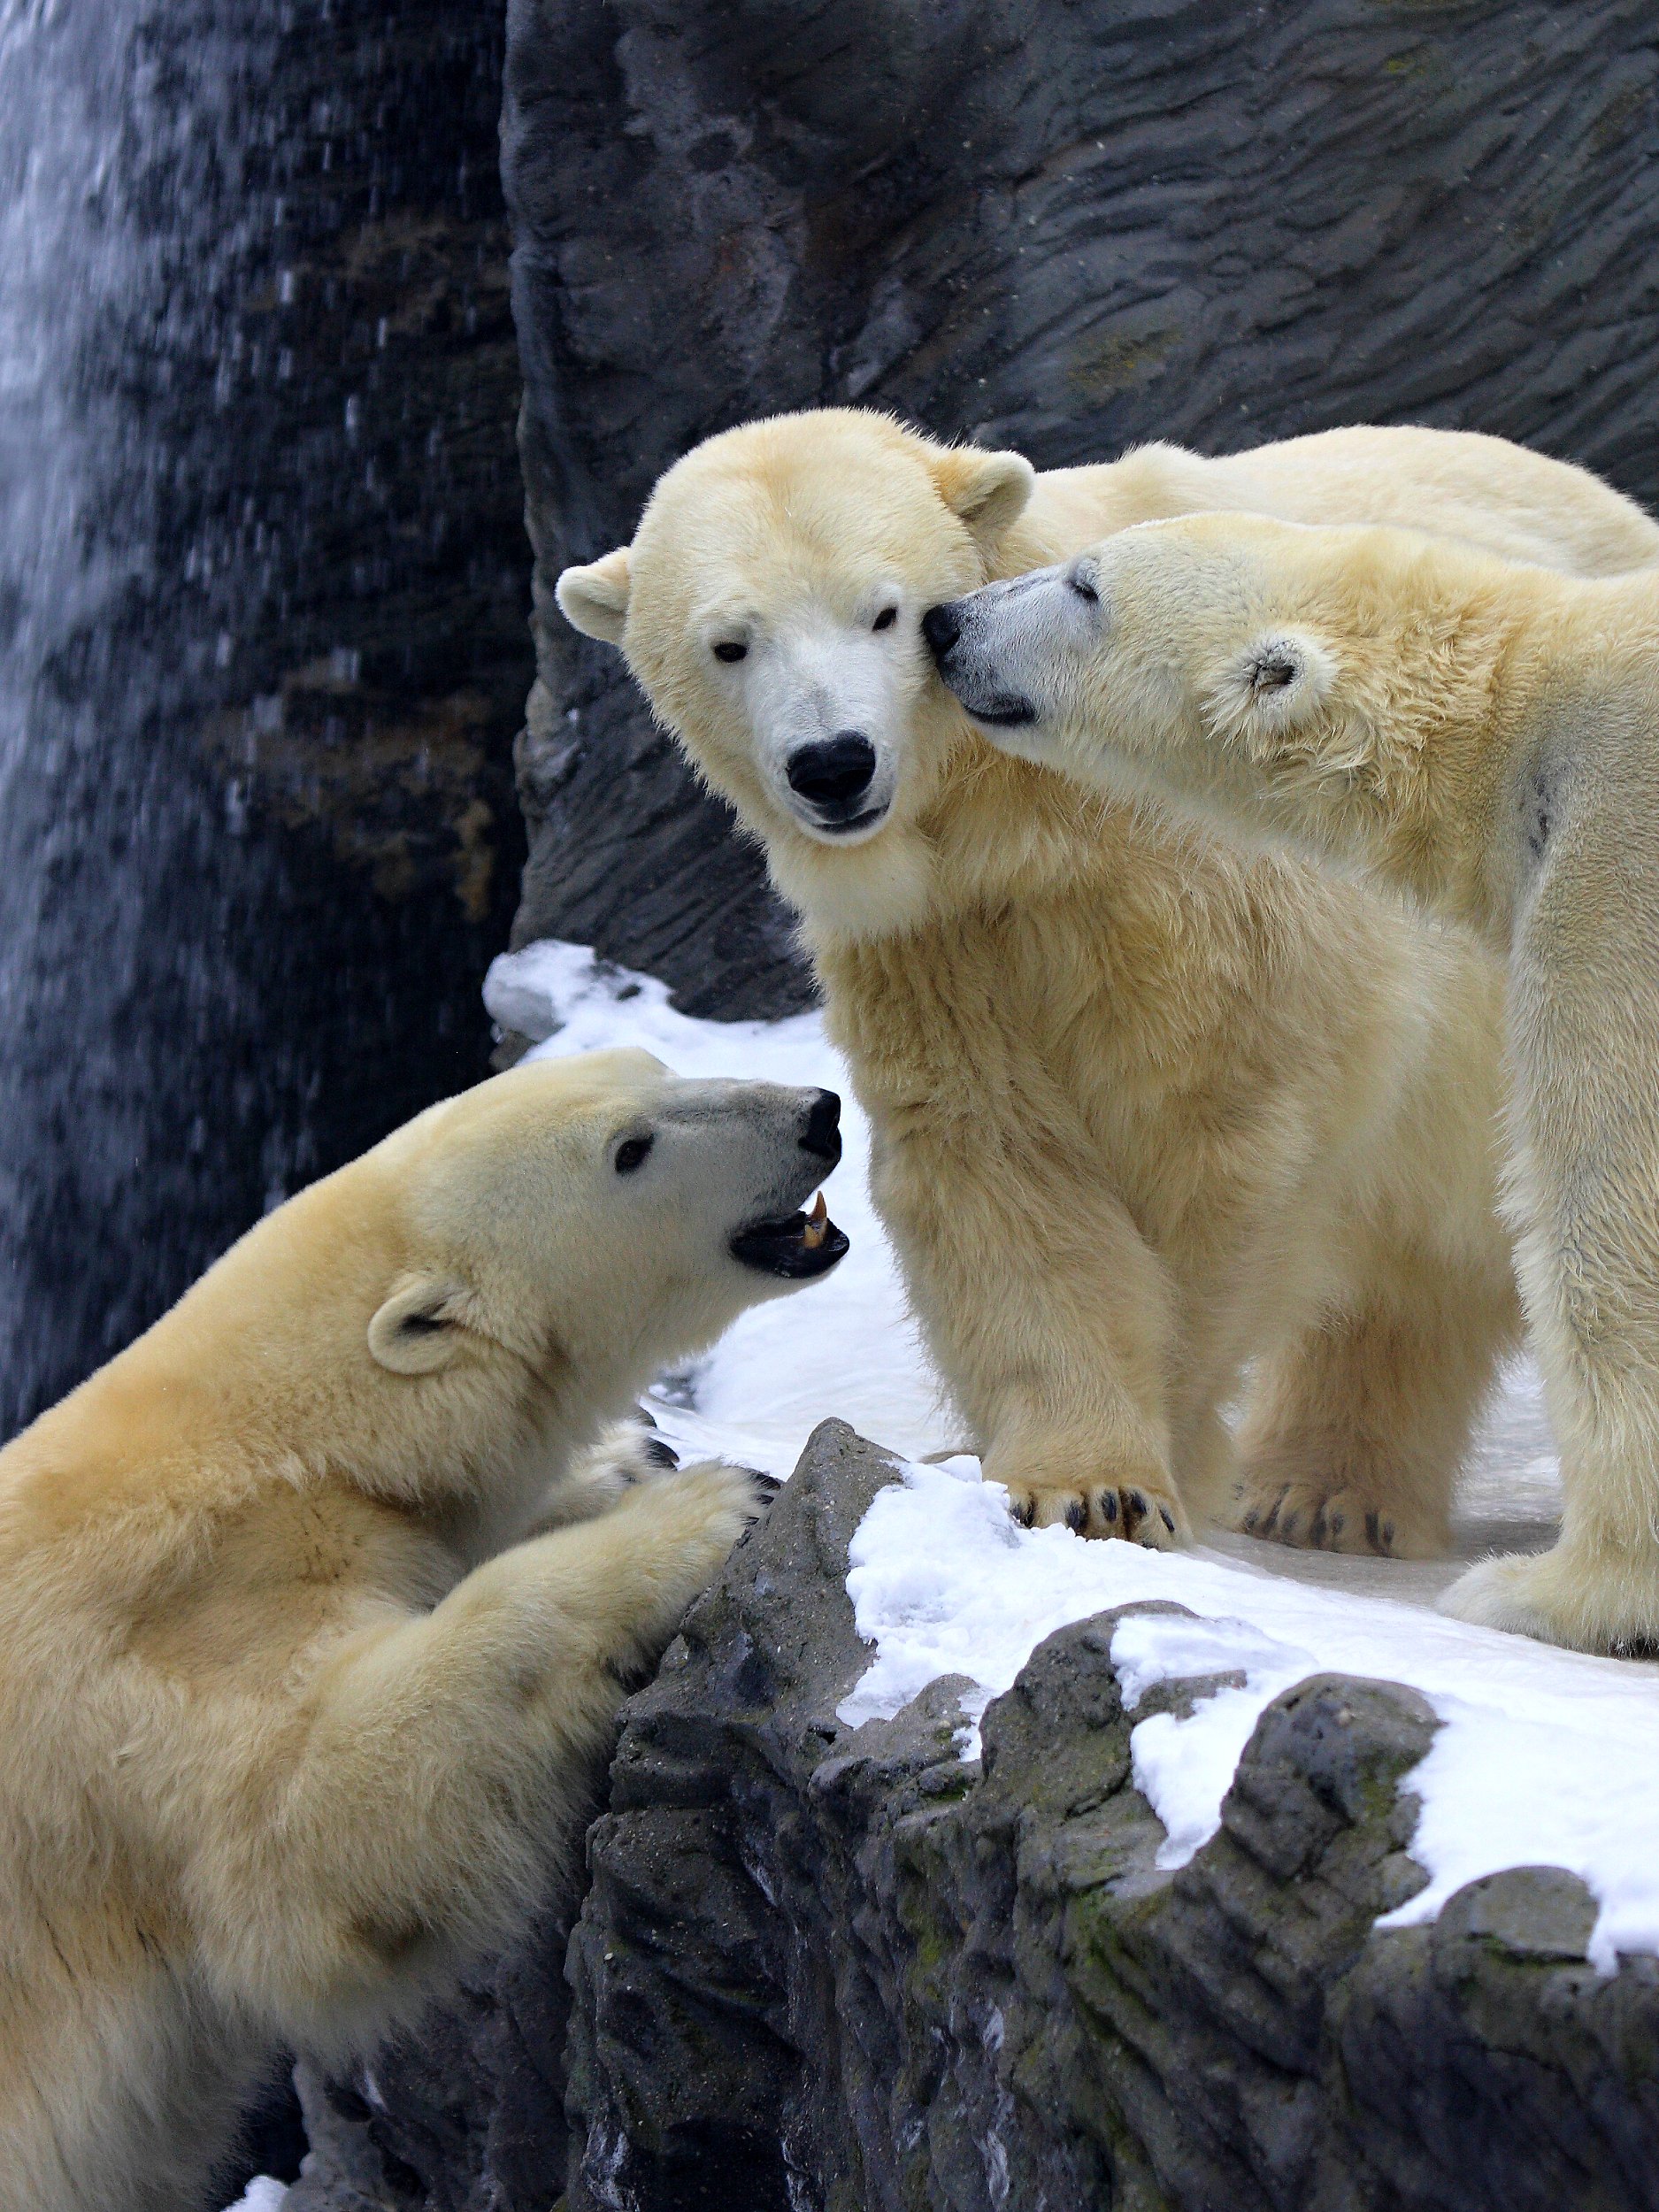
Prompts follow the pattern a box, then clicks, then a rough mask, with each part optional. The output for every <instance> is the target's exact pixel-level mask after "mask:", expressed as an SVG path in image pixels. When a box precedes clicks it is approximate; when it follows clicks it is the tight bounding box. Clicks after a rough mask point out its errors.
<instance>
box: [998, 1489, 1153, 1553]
mask: <svg viewBox="0 0 1659 2212" xmlns="http://www.w3.org/2000/svg"><path fill="white" fill-rule="evenodd" d="M1007 1489H1008V1509H1009V1511H1010V1514H1011V1515H1012V1516H1013V1517H1014V1519H1015V1520H1017V1521H1018V1523H1019V1525H1020V1526H1021V1527H1022V1528H1056V1527H1064V1528H1069V1529H1070V1530H1071V1532H1072V1533H1073V1534H1074V1535H1077V1536H1093V1537H1100V1538H1104V1537H1110V1536H1116V1537H1119V1538H1121V1539H1123V1540H1125V1541H1126V1542H1128V1543H1131V1544H1141V1545H1144V1546H1145V1548H1147V1549H1148V1551H1173V1550H1174V1549H1175V1548H1176V1546H1177V1545H1178V1544H1184V1543H1186V1542H1187V1541H1188V1540H1189V1539H1190V1537H1191V1535H1192V1530H1191V1528H1190V1526H1189V1525H1188V1523H1187V1515H1186V1512H1185V1510H1184V1509H1183V1508H1182V1505H1181V1502H1180V1500H1179V1498H1178V1497H1177V1496H1176V1494H1175V1493H1174V1492H1173V1491H1172V1490H1165V1489H1161V1488H1159V1487H1157V1486H1155V1485H1154V1484H1152V1483H1148V1482H1136V1483H1098V1482H1079V1483H1075V1484H1072V1483H1029V1482H1018V1481H1014V1482H1010V1483H1009V1484H1008V1485H1007Z"/></svg>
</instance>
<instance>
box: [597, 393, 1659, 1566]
mask: <svg viewBox="0 0 1659 2212" xmlns="http://www.w3.org/2000/svg"><path fill="white" fill-rule="evenodd" d="M1217 507H1222V508H1234V509H1251V510H1261V511H1269V512H1273V513H1278V514H1281V515H1286V516H1289V517H1291V518H1297V519H1305V520H1309V521H1315V520H1320V519H1330V518H1341V519H1356V518H1373V519H1379V520H1408V521H1413V522H1422V523H1425V524H1428V525H1431V526H1433V527H1435V528H1438V529H1440V530H1443V531H1445V532H1447V533H1448V534H1453V535H1455V536H1457V537H1460V538H1463V539H1467V540H1470V541H1474V542H1478V543H1484V544H1486V545H1489V546H1492V547H1494V548H1496V549H1500V550H1502V551H1503V552H1504V553H1506V554H1509V555H1511V556H1513V557H1516V558H1520V559H1530V560H1536V561H1541V562H1546V563H1550V564H1555V565H1560V566H1563V567H1567V568H1574V569H1580V570H1585V571H1588V572H1594V571H1598V570H1601V569H1609V570H1611V569H1618V568H1622V567H1628V566H1631V565H1634V564H1636V563H1638V562H1640V561H1647V560H1655V559H1659V530H1655V527H1654V526H1652V525H1651V524H1649V523H1648V522H1647V519H1646V518H1644V517H1643V516H1642V515H1641V514H1640V511H1638V510H1637V509H1635V508H1633V507H1632V506H1631V505H1630V504H1629V503H1628V502H1626V501H1624V500H1621V499H1619V498H1618V497H1617V495H1615V494H1613V493H1612V492H1610V491H1609V490H1607V489H1606V488H1605V487H1603V486H1601V485H1600V484H1598V483H1597V482H1596V481H1595V480H1594V479H1593V478H1591V477H1588V476H1586V475H1585V474H1583V473H1582V472H1579V471H1577V470H1574V469H1571V468H1568V467H1565V466H1563V465H1559V464H1556V463H1553V462H1548V461H1543V460H1540V459H1538V458H1537V457H1533V456H1532V455H1529V454H1526V453H1524V452H1521V451H1519V450H1517V449H1515V448H1512V447H1509V446H1507V445H1505V444H1503V443H1502V442H1500V441H1497V440H1493V439H1482V438H1475V437H1467V436H1460V435H1456V434H1447V433H1441V432H1434V431H1418V430H1383V431H1345V432H1334V433H1330V434H1325V435H1323V436H1319V437H1313V438H1305V439H1298V440H1294V441H1293V442H1289V443H1287V444H1285V445H1280V446H1275V447H1267V448H1264V449H1261V450H1260V451H1257V452H1255V453H1250V454H1248V455H1242V456H1239V457H1234V458H1232V459H1227V460H1219V461H1209V460H1202V459H1200V458H1199V457H1196V456H1194V455H1192V454H1188V453H1183V452H1180V451H1179V450H1177V449H1172V448H1169V447H1152V448H1149V449H1147V450H1145V451H1143V452H1140V453H1136V454H1133V455H1131V456H1129V457H1127V458H1125V459H1124V460H1122V461H1119V462H1117V463H1113V464H1111V465H1105V466H1101V467H1092V468H1078V469H1063V470H1057V471H1054V472H1049V473H1048V474H1045V475H1042V476H1038V475H1036V474H1034V473H1033V471H1032V469H1031V468H1030V466H1029V465H1028V464H1027V463H1026V462H1025V461H1024V460H1023V459H1022V458H1021V457H1019V456H1018V455H1017V454H1012V453H984V452H976V451H971V450H962V449H948V448H946V447H943V446H941V445H938V444H935V443H933V442H932V441H931V440H929V439H927V438H925V437H922V436H919V435H918V434H915V433H914V432H911V431H910V430H907V429H905V428H903V427H902V426H900V425H898V424H896V423H895V422H893V421H891V420H889V419H886V418H884V417H880V416H877V415H873V414H869V413H864V412H862V411H851V410H831V411H822V412H818V413H808V414H803V415H797V416H791V417H784V418H780V419H776V420H772V421H769V422H763V423H757V424H751V425H749V426H746V427H744V428H742V429H739V430H735V431H732V432H728V433H726V434H725V435H723V436H720V437H717V438H714V439H712V440H710V442H708V443H707V444H705V445H703V446H702V447H700V448H698V449H696V450H695V452H693V453H692V454H690V455H688V456H687V457H686V458H685V459H684V460H682V461H681V462H680V463H679V464H678V465H676V466H675V467H674V468H672V469H671V470H670V471H669V472H668V473H667V474H666V475H665V476H664V478H663V480H662V481H661V482H660V483H659V484H658V486H657V489H656V491H655V493H654V494H653V495H652V498H651V500H650V503H649V506H648V507H647V509H646V511H645V514H644V516H643V518H642V519H641V524H640V526H639V531H638V534H637V535H636V537H635V538H634V542H633V544H632V545H631V546H629V547H625V548H621V549H618V550H617V551H615V552H612V553H610V554H608V555H606V556H605V557H604V558H603V559H602V560H599V561H596V562H594V563H593V564H591V565H587V566H580V567H574V568H569V569H567V570H566V571H565V573H564V575H563V576H562V577H561V578H560V580H559V584H558V602H559V605H560V607H561V608H562V609H563V611H564V612H565V615H566V617H567V618H568V619H569V620H570V621H571V622H572V623H573V624H574V625H575V626H576V627H577V628H578V629H580V630H582V631H585V632H586V633H588V634H589V635H591V636H594V637H596V638H600V639H603V640H606V641H609V642H611V643H612V644H615V645H619V646H620V647H621V648H622V649H623V650H624V652H625V653H626V657H627V659H628V663H629V665H630V667H631V668H632V670H633V672H634V674H635V676H636V677H637V678H638V680H639V681H640V682H641V685H642V687H644V689H645V691H646V693H647V694H648V695H649V699H650V702H651V704H652V707H653V709H654V710H655V711H656V713H657V716H658V717H659V718H661V719H662V720H663V721H664V723H665V724H666V725H667V726H669V727H670V728H671V729H672V731H673V732H674V733H675V734H676V735H677V736H678V738H679V740H680V742H681V744H682V745H683V747H684V748H685V750H686V752H687V755H688V756H689V757H690V759H691V761H692V762H693V764H695V767H696V768H697V769H698V771H699V772H701V773H702V775H703V777H704V778H706V780H708V781H709V782H710V784H711V785H712V786H713V787H715V788H716V789H717V790H718V791H719V792H721V793H722V794H723V795H725V796H726V798H727V799H729V800H730V801H731V802H732V803H733V805H734V806H735V807H736V808H737V810H738V812H739V814H740V816H741V819H742V822H743V825H744V826H745V828H746V829H747V830H748V831H749V833H751V834H753V835H755V836H757V838H759V839H760V840H761V841H763V842H764V847H765V850H766V855H767V859H768V863H769V865H770V868H771V871H772V878H773V879H774V881H775V882H776V883H777V885H778V886H779V888H780V890H781V892H782V893H783V895H784V896H785V897H786V898H787V899H788V900H789V901H790V902H791V903H792V904H793V905H794V906H795V909H796V910H797V911H798V913H799V914H800V916H801V920H802V926H803V935H804V938H805V941H806V944H807V946H808V949H810V954H811V956H812V959H813V962H814V964H815V967H816V970H817V973H818V979H819V981H820V983H821V985H822V987H823V990H824V994H825V997H826V1002H827V1010H828V1018H829V1023H830V1026H831V1029H832V1033H833V1035H834V1037H835V1039H836V1041H837V1042H838V1043H839V1044H840V1046H841V1048H842V1049H843V1051H844V1052H845V1053H846V1055H847V1056H848V1059H849V1062H850V1064H851V1066H852V1069H853V1072H854V1079H855V1081H856V1087H857V1089H858V1093H859V1096H860V1098H861V1100H862V1102H863V1103H864V1106H865V1108H866V1109H867V1110H868V1111H869V1114H870V1116H871V1119H872V1125H873V1131H874V1139H875V1150H874V1158H873V1171H872V1172H873V1188H874V1194H875V1196H876V1199H877V1202H878V1203H879V1206H880V1208H881V1210H882V1212H883V1215H884V1217H885V1218H886V1221H887V1225H888V1227H889V1229H890V1231H891V1233H892V1235H893V1237H894V1240H895V1246H896V1248H897V1250H898V1253H899V1256H900V1258H901V1261H902V1264H903V1266H904V1269H905V1272H906V1276H907V1279H908V1284H909V1288H910V1296H911V1300H912V1303H913V1306H914V1308H915V1310H916V1312H917V1314H918V1317H919V1319H920V1321H921V1323H922V1325H923V1326H924V1328H925V1331H926V1335H927V1338H928V1340H929V1343H930V1346H931V1348H932V1350H933V1355H934V1356H935V1358H936V1360H937V1362H938V1363H939V1365H940V1367H941V1371H943V1373H944V1375H945V1377H946V1378H947V1379H948V1381H949V1384H950V1385H951V1386H952V1388H953V1391H954V1393H955V1395H956V1399H957V1401H958V1402H959V1404H960V1406H961V1409H962V1410H963V1411H964V1414H965V1415H966V1417H967V1418H968V1420H969V1421H970V1423H971V1424H972V1428H973V1430H974V1432H975V1434H976V1440H977V1442H978V1444H979V1448H980V1450H981V1452H982V1454H983V1457H984V1465H985V1471H986V1474H987V1477H988V1478H992V1479H999V1480H1001V1481H1002V1482H1004V1483H1006V1484H1007V1486H1008V1487H1009V1491H1010V1497H1011V1499H1012V1502H1013V1504H1014V1507H1015V1509H1016V1511H1018V1513H1020V1514H1021V1515H1022V1517H1026V1518H1029V1519H1034V1520H1035V1521H1038V1522H1040V1523H1042V1522H1051V1521H1058V1520H1064V1521H1066V1522H1068V1523H1069V1524H1070V1525H1071V1526H1072V1527H1074V1528H1077V1529H1079V1530H1081V1531H1083V1532H1086V1533H1088V1534H1091V1535H1100V1536H1110V1535H1120V1534H1121V1535H1129V1536H1133V1537H1134V1538H1136V1539H1137V1540H1140V1541H1141V1542H1143V1543H1151V1544H1165V1543H1168V1542H1171V1541H1172V1540H1175V1539H1176V1538H1177V1537H1178V1536H1179V1535H1181V1534H1182V1533H1184V1532H1186V1530H1187V1527H1188V1525H1189V1520H1188V1514H1189V1509H1194V1510H1202V1511H1207V1512H1211V1513H1221V1514H1223V1515H1225V1517H1226V1518H1228V1519H1230V1520H1232V1521H1233V1523H1234V1524H1235V1525H1239V1526H1240V1527H1243V1528H1247V1529H1250V1530H1253V1531H1255V1532H1257V1533H1259V1534H1263V1535H1268V1536H1272V1537H1275V1538H1278V1539H1280V1540H1285V1541H1287V1542H1294V1543H1310V1542H1311V1543H1317V1544H1327V1545H1331V1546H1333V1547H1336V1548H1341V1549H1345V1550H1346V1549H1358V1550H1377V1551H1394V1552H1401V1553H1409V1554H1417V1555H1421V1554H1426V1553H1432V1552H1434V1551H1436V1550H1439V1549H1441V1548H1444V1546H1445V1543H1446V1541H1447V1537H1448V1492H1449V1487H1450V1483H1451V1479H1452V1475H1453V1472H1454V1471H1455V1467H1456V1465H1457V1463H1458V1460H1459V1458H1460V1456H1461V1455H1462V1452H1463V1447H1464V1444H1465V1442H1466V1440H1467V1438H1468V1435H1469V1432H1470V1429H1471V1424H1472V1421H1473V1419H1474V1417H1475V1415H1476V1413H1477V1411H1478V1409H1479V1403H1480V1401H1481V1398H1482V1396H1483V1394H1484V1393H1485V1391H1486V1387H1487V1386H1488V1382H1489V1380H1490V1378H1491V1376H1492V1373H1493V1371H1494V1359H1495V1356H1496V1354H1497V1353H1498V1351H1499V1350H1500V1349H1502V1348H1503V1347H1504V1346H1505V1345H1506V1344H1507V1343H1508V1341H1509V1338H1510V1334H1511V1332H1512V1330H1513V1329H1514V1327H1515V1325H1516V1317H1515V1308H1514V1290H1513V1280H1512V1275H1511V1269H1510V1261H1509V1250H1508V1246H1507V1243H1506V1241H1505V1240H1504V1239H1503V1238H1502V1235H1501V1234H1500V1233H1499V1230H1498V1227H1497V1224H1496V1220H1495V1215H1494V1136H1493V1124H1494V1113H1495V1110H1496V1105H1497V1100H1498V1082H1499V1063H1500V1048H1499V1020H1500V998H1501V979H1499V977H1498V975H1497V972H1496V970H1495V967H1494V964H1492V963H1491V962H1490V961H1489V960H1488V959H1487V958H1486V957H1485V956H1483V955H1482V954H1480V953H1479V951H1477V950H1475V949H1473V948H1472V946H1471V943H1470V942H1468V941H1465V940H1464V939H1463V937H1461V936H1460V935H1459V934H1458V933H1455V932H1450V931H1446V930H1442V929H1433V928H1430V927H1427V926H1424V925H1423V924H1421V923H1418V922H1414V921H1413V920H1411V919H1410V918H1408V917H1407V916H1406V915H1405V913H1404V912H1403V911H1402V909H1401V908H1400V907H1399V906H1398V905H1397V904H1395V903H1394V902H1390V901H1389V900H1388V899H1386V898H1385V897H1380V896H1378V895H1371V894H1369V893H1367V892H1365V891H1363V890H1361V889H1359V888H1356V887H1351V886H1347V885H1343V884H1341V883H1339V882H1337V881H1336V880H1334V879H1333V878H1331V877H1330V876H1328V875H1325V874H1322V873H1321V872H1319V871H1317V869H1313V868H1310V867H1309V866H1306V865H1304V864H1299V863H1295V862H1293V861H1290V860H1288V859H1284V858H1271V857H1256V858H1247V857H1245V856H1241V855H1240V854H1239V853H1237V852H1236V851H1232V850H1228V849H1225V848H1224V847H1223V846H1222V845H1221V844H1219V843H1218V842H1217V841H1211V840H1209V839H1207V838H1204V837H1202V836H1199V835H1195V834H1193V833H1188V832H1185V831H1182V830H1180V829H1179V828H1175V827H1171V826H1167V824H1163V823H1160V822H1158V821H1157V820H1156V819H1154V818H1150V817H1146V818H1143V817H1142V816H1141V815H1140V814H1138V813H1137V812H1136V811H1135V810H1133V809H1132V808H1130V807H1126V806H1119V805H1113V804H1110V803H1102V802H1101V801H1100V800H1098V799H1095V798H1092V797H1087V796H1085V795H1082V794H1081V793H1079V791H1077V790H1076V789H1075V788H1073V787H1070V786H1068V785H1067V784H1066V783H1065V782H1064V781H1063V780H1061V779H1059V778H1056V777H1052V776H1048V775H1045V774H1044V773H1042V772H1041V771H1038V770H1035V769H1033V768H1031V767H1029V766H1028V765H1026V764H1024V763H1022V762H1018V761H1015V760H1010V759H1008V758H1005V757H1002V756H1000V755H999V754H998V753H996V752H995V750H994V749H992V748H991V747H990V746H988V745H987V743H986V742H985V741H984V740H983V738H981V737H980V736H979V735H978V734H976V733H975V732H974V730H973V728H972V725H971V724H970V723H969V721H968V720H967V718H966V717H965V716H964V713H963V712H962V710H961V709H960V708H959V706H958V705H957V704H956V702H955V701H954V700H952V699H951V698H950V697H949V694H948V693H946V692H945V691H944V690H943V688H942V687H941V685H940V684H939V683H938V681H937V680H936V679H935V676H934V673H933V667H932V664H931V661H930V658H929V656H928V653H927V650H926V646H925V644H924V641H923V639H922V635H921V621H922V617H923V615H924V614H925V613H926V611H927V610H928V609H929V608H930V607H932V606H933V604H934V603H936V602H938V601H940V600H941V599H949V598H951V597H953V596H954V595H956V594H959V593H961V592H964V591H965V590H967V589H969V588H972V586H974V585H977V584H979V583H982V582H984V581H985V580H987V578H991V577H998V576H1004V577H1006V576H1015V575H1018V574H1020V573H1021V572H1024V571H1026V570H1030V569H1034V568H1037V567H1040V566H1041V565H1044V564H1046V563H1048V562H1052V561H1054V560H1056V559H1057V558H1060V557H1064V556H1065V555H1067V554H1069V553H1071V552H1075V551H1076V550H1078V549H1080V548H1081V547H1083V546H1085V545H1087V544H1088V543H1091V542H1092V541H1094V539H1096V538H1098V537H1099V536H1100V535H1101V534H1102V532H1105V531H1112V530H1118V529H1121V528H1124V527H1125V526H1127V525H1130V524H1133V523H1135V522H1138V521H1141V520H1143V519H1145V518H1148V517H1152V516H1159V515H1170V514H1176V513H1181V512H1186V511H1201V510H1204V509H1210V508H1217ZM1247 1371H1248V1374H1249V1376H1250V1390H1249V1396H1248V1403H1247V1408H1246V1416H1245V1419H1244V1422H1243V1425H1242V1429H1241V1432H1240V1439H1239V1445H1238V1455H1237V1458H1236V1461H1235V1448H1234V1443H1233V1437H1232V1435H1231V1433H1230V1432H1229V1429H1228V1427H1227V1425H1226V1424H1225V1421H1224V1419H1223V1409H1224V1408H1225V1406H1226V1404H1227V1403H1228V1402H1229V1400H1230V1399H1231V1398H1232V1397H1233V1395H1234V1394H1235V1393H1236V1392H1237V1391H1238V1389H1239V1387H1240V1379H1241V1377H1243V1376H1244V1375H1245V1374H1246V1373H1247Z"/></svg>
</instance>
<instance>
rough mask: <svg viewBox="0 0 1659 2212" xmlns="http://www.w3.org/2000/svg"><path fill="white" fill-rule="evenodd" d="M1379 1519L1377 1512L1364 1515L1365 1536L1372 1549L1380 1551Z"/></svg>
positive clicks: (1381, 1545) (1381, 1546)
mask: <svg viewBox="0 0 1659 2212" xmlns="http://www.w3.org/2000/svg"><path fill="white" fill-rule="evenodd" d="M1380 1520H1381V1516H1380V1515H1379V1514H1376V1513H1368V1514H1367V1515H1366V1516H1365V1537H1366V1540H1367V1542H1368V1543H1369V1544H1370V1545H1371V1549H1372V1550H1373V1551H1380V1550H1381V1549H1382V1548H1383V1542H1382V1529H1381V1527H1380V1525H1379V1523H1380Z"/></svg>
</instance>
